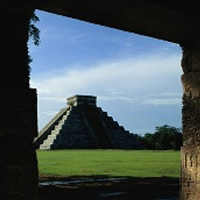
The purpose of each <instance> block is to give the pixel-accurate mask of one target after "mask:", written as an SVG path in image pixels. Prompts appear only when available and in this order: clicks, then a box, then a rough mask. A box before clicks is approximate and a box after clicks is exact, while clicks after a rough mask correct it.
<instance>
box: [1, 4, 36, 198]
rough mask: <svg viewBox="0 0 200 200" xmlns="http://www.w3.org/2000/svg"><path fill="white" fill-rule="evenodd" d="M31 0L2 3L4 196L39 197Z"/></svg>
mask: <svg viewBox="0 0 200 200" xmlns="http://www.w3.org/2000/svg"><path fill="white" fill-rule="evenodd" d="M27 2H28V1H27V0H26V1H25V0H21V1H15V0H9V1H3V2H1V5H0V27H1V31H0V48H1V49H0V144H1V145H0V157H1V159H0V199H6V200H13V199H19V200H27V199H30V200H33V199H38V192H37V191H38V173H37V171H38V170H37V161H36V155H35V150H34V147H33V138H34V137H35V136H36V135H37V113H36V111H37V98H36V90H35V89H30V88H29V68H28V47H27V41H28V27H29V19H30V17H31V16H32V14H33V9H31V7H29V6H28V4H27Z"/></svg>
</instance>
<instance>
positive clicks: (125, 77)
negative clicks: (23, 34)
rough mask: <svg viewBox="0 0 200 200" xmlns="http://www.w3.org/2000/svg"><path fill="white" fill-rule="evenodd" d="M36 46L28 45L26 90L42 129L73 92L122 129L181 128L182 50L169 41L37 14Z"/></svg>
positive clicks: (38, 12)
mask: <svg viewBox="0 0 200 200" xmlns="http://www.w3.org/2000/svg"><path fill="white" fill-rule="evenodd" d="M36 14H37V15H38V17H39V18H40V22H38V23H37V27H38V28H39V29H40V30H41V44H40V46H39V47H35V46H34V45H33V44H32V42H30V43H29V51H30V55H31V56H32V58H33V62H32V64H31V68H32V72H31V87H33V88H37V91H38V127H39V130H40V129H41V128H43V127H44V126H45V125H46V124H47V123H48V122H49V121H50V120H51V118H52V117H53V116H54V115H55V114H56V113H57V112H58V111H59V110H60V109H61V108H64V107H65V106H66V98H68V97H70V96H73V95H75V94H84V95H95V96H97V104H98V106H100V107H102V109H103V110H104V111H107V112H108V114H109V115H110V116H112V117H113V118H114V120H116V121H118V122H119V124H120V125H123V126H124V127H125V128H126V129H127V130H129V131H131V132H133V133H138V134H144V133H147V132H154V130H155V127H156V126H162V125H164V124H168V125H171V126H175V127H181V107H182V103H181V98H182V86H181V81H180V76H181V74H182V70H181V66H180V60H181V53H182V52H181V48H180V47H179V46H178V45H176V44H173V43H169V42H166V41H162V40H157V39H154V38H150V37H145V36H140V35H136V34H134V33H129V32H125V31H120V30H116V29H111V28H107V27H103V26H99V25H94V24H91V23H87V22H82V21H79V20H75V19H71V18H67V17H62V16H58V15H53V14H49V13H45V12H41V11H37V13H36Z"/></svg>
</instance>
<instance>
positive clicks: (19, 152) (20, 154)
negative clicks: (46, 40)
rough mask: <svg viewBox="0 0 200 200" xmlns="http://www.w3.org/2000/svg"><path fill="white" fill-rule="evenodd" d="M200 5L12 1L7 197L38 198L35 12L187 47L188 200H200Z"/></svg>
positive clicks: (4, 60)
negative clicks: (31, 34)
mask: <svg viewBox="0 0 200 200" xmlns="http://www.w3.org/2000/svg"><path fill="white" fill-rule="evenodd" d="M197 3H198V2H193V3H192V2H190V4H188V2H181V1H179V0H176V1H173V2H169V1H167V2H166V1H165V2H160V1H157V0H151V1H146V0H132V1H130V0H125V1H121V0H113V1H107V0H96V1H94V0H85V1H82V0H73V1H71V0H48V1H45V2H44V1H42V0H34V1H33V0H29V1H27V0H11V1H9V2H5V1H4V2H2V3H1V6H0V10H1V12H0V17H1V28H2V31H1V33H0V35H1V44H0V45H1V49H2V51H1V62H0V64H1V79H0V82H1V93H2V96H1V100H0V107H1V109H0V110H1V129H0V130H1V131H0V140H1V144H2V145H1V155H2V159H1V170H0V173H1V193H2V194H1V197H2V198H3V199H14V198H15V199H37V198H38V194H37V181H38V180H37V161H36V156H35V151H34V148H33V145H32V141H33V138H34V136H35V135H36V133H37V117H36V116H37V115H36V110H37V109H36V108H37V106H36V91H35V90H34V89H30V88H29V73H28V49H27V40H28V35H27V33H28V25H29V24H28V22H29V19H30V17H31V14H32V13H33V10H34V8H38V9H41V10H45V11H49V12H52V13H56V14H61V15H65V16H69V17H74V18H78V19H81V20H85V21H89V22H93V23H97V24H102V25H106V26H109V27H114V28H118V29H122V30H126V31H131V32H135V33H139V34H142V35H148V36H152V37H156V38H159V39H164V40H168V41H171V42H175V43H178V44H180V45H181V46H182V48H183V59H182V67H183V72H184V75H183V76H182V82H183V87H184V95H183V132H184V146H183V148H182V199H183V200H190V199H191V200H197V199H199V197H200V188H199V184H200V180H199V163H200V159H199V133H200V126H199V124H200V123H199V121H200V119H199V113H200V103H199V102H200V100H199V99H200V87H199V85H200V82H199V71H200V68H199V64H200V63H199V60H200V59H199V39H198V36H199V33H200V23H199V21H200V15H199V12H198V5H197Z"/></svg>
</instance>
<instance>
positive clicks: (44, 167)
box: [37, 150, 181, 177]
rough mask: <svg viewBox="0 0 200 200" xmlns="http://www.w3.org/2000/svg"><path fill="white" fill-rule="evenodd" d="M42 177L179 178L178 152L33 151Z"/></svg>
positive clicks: (179, 162)
mask: <svg viewBox="0 0 200 200" xmlns="http://www.w3.org/2000/svg"><path fill="white" fill-rule="evenodd" d="M37 157H38V164H39V174H40V175H43V176H73V175H80V176H84V175H86V176H91V175H109V176H132V177H162V176H168V177H180V167H181V166H180V165H181V160H180V151H148V150H142V151H135V150H129V151H126V150H56V151H39V150H38V151H37Z"/></svg>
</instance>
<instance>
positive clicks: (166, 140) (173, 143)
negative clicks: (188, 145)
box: [153, 125, 182, 150]
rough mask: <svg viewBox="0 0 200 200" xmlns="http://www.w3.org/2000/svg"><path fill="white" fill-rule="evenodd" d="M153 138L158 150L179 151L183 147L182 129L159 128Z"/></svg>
mask: <svg viewBox="0 0 200 200" xmlns="http://www.w3.org/2000/svg"><path fill="white" fill-rule="evenodd" d="M153 137H154V142H155V144H156V149H161V150H166V149H174V150H178V149H180V148H181V146H182V132H181V129H180V128H175V127H172V126H169V125H164V126H157V127H156V132H155V133H154V136H153Z"/></svg>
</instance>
